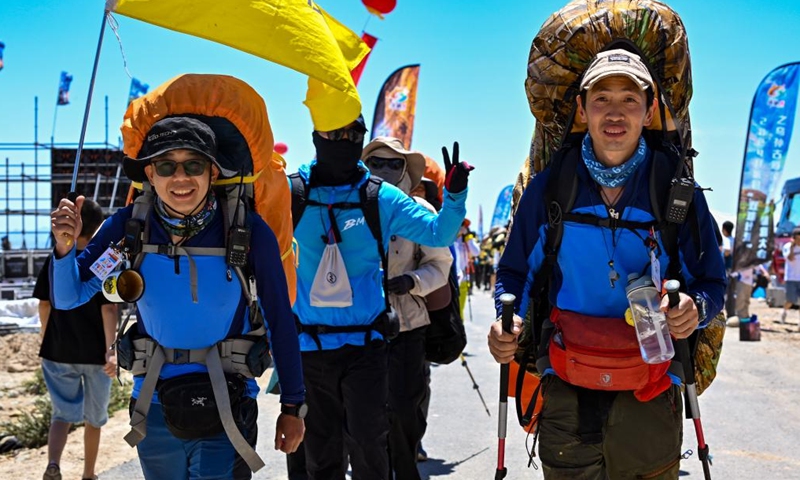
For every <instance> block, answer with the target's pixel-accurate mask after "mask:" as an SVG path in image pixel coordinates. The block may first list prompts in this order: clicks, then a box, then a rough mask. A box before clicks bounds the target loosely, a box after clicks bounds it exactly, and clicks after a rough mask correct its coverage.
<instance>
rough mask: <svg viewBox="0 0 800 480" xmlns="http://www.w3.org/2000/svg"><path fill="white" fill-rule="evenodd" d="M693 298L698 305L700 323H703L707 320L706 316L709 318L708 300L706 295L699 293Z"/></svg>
mask: <svg viewBox="0 0 800 480" xmlns="http://www.w3.org/2000/svg"><path fill="white" fill-rule="evenodd" d="M692 300H694V304H695V305H696V306H697V316H698V319H697V320H698V323H699V324H700V325H703V323H704V322H705V321H706V318H708V302H707V301H706V299H705V297H703V296H702V295H700V294H699V293H695V294H694V295H692Z"/></svg>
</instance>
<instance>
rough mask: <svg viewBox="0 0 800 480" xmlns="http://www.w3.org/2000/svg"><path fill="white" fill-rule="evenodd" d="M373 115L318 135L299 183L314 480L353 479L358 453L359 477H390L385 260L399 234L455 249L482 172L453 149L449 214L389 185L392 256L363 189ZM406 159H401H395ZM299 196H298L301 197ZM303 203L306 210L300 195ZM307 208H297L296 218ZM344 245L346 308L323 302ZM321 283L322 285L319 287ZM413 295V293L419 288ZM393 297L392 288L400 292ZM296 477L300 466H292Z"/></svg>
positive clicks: (385, 221) (382, 201) (300, 302)
mask: <svg viewBox="0 0 800 480" xmlns="http://www.w3.org/2000/svg"><path fill="white" fill-rule="evenodd" d="M366 131H367V129H366V126H365V124H364V119H363V117H361V116H359V117H358V119H356V120H355V121H353V122H352V123H350V124H349V125H346V126H345V127H343V128H340V129H337V130H334V131H326V132H321V131H314V132H313V134H312V138H313V141H314V146H315V147H316V152H317V158H316V160H314V161H312V162H311V164H309V165H304V166H302V167H301V168H300V170H299V172H298V174H296V175H292V176H291V177H292V178H291V179H290V180H291V181H292V184H293V186H294V184H295V182H296V180H298V178H299V179H300V180H302V182H303V185H304V187H305V195H304V198H303V199H302V202H303V203H304V210H303V212H304V213H301V215H302V216H301V217H299V219H298V216H297V215H295V218H294V221H295V224H296V226H295V231H294V233H295V239H296V240H297V243H298V256H297V262H298V268H297V301H296V302H295V304H294V313H295V316H296V319H297V322H298V324H299V325H298V330H299V331H300V332H301V333H300V335H299V337H300V349H301V352H302V357H303V375H304V378H305V382H306V389H307V402H308V406H309V410H308V416H307V418H306V427H307V430H306V436H305V441H304V447H305V455H306V470H307V473H308V476H309V478H312V479H336V480H343V479H344V478H345V472H346V471H347V462H346V461H345V460H344V458H343V452H346V454H347V455H349V460H350V465H351V466H352V471H353V478H364V479H387V478H389V477H388V475H389V472H390V467H389V457H388V453H387V435H388V432H389V421H388V417H387V413H386V404H387V401H388V392H389V385H388V378H389V377H388V362H389V360H388V350H387V346H386V342H385V338H384V335H383V334H382V333H381V332H380V331H378V330H376V328H377V325H378V323H377V322H379V321H382V319H384V318H387V317H388V316H389V315H390V309H389V308H387V303H388V302H387V300H386V299H385V297H384V286H383V273H382V271H381V256H382V254H383V252H385V251H387V250H389V247H390V245H391V243H390V240H391V238H393V236H398V237H403V238H406V239H408V240H410V241H412V242H416V243H419V244H422V245H428V246H432V247H446V246H448V245H450V244H451V243H453V241H454V240H455V237H456V234H457V233H458V228H459V226H460V225H461V221H462V220H463V218H464V214H465V213H466V209H465V206H464V203H465V201H466V196H467V177H468V175H469V171H470V170H472V167H471V166H469V165H468V164H467V163H466V162H459V159H458V144H455V145H454V149H453V157H452V162H451V161H450V154H449V152H448V151H447V149H443V155H444V160H445V166H446V171H447V174H448V175H447V182H446V185H445V186H446V188H447V191H446V192H445V198H444V206H443V208H442V213H441V214H440V215H438V216H437V215H435V214H433V213H431V212H429V211H428V210H427V209H426V208H424V207H422V206H420V205H418V204H417V203H416V202H414V200H413V199H411V198H410V197H409V196H408V195H406V194H405V193H404V192H403V191H402V190H400V189H398V188H397V187H395V186H394V185H391V184H390V182H389V181H386V182H383V183H381V184H379V186H378V190H377V199H376V201H377V207H378V213H379V217H380V234H381V237H382V239H383V242H382V245H381V246H380V247H381V248H382V251H383V252H379V247H378V245H377V243H376V236H375V235H373V233H372V231H371V229H370V228H369V226H368V224H367V218H365V210H364V205H363V203H362V202H361V192H362V190H361V187H362V185H364V186H369V185H373V186H374V185H375V183H374V181H373V180H371V177H370V175H371V174H370V172H369V171H368V170H367V168H366V166H365V165H364V163H363V162H362V161H361V154H362V150H363V142H364V135H365V133H366ZM392 158H396V157H392ZM401 163H403V164H404V162H402V161H401V162H393V161H391V160H390V161H389V162H386V163H385V166H386V169H384V170H382V171H383V172H385V173H384V174H385V175H387V176H390V177H392V178H396V179H397V180H398V181H400V180H401V179H402V177H403V170H404V168H405V167H404V166H403V165H401ZM293 191H294V192H296V191H297V190H296V189H294V187H293ZM293 199H294V200H293V201H294V202H300V201H301V200H299V199H297V198H296V196H295V194H293ZM296 206H297V205H293V212H294V210H295V207H296ZM334 243H335V246H336V247H338V248H337V254H336V255H337V256H338V258H340V259H341V261H342V262H343V264H344V265H345V266H346V272H345V271H344V269H341V270H339V271H340V272H342V273H344V275H345V276H346V277H347V281H348V282H349V288H350V289H352V296H351V297H350V296H348V298H345V299H341V298H339V299H338V302H337V303H336V304H333V303H331V304H329V305H328V306H323V305H325V304H324V303H320V302H318V301H315V299H318V298H320V296H318V295H315V291H316V290H315V289H316V288H318V286H319V284H320V283H324V280H323V281H320V278H323V279H326V280H327V281H328V282H338V281H340V280H341V279H340V278H338V276H333V275H328V276H327V277H325V276H320V275H318V273H319V272H318V267H319V266H320V265H321V262H322V260H323V256H324V255H325V252H326V251H329V249H330V247H331V246H332V244H334ZM315 280H316V281H315ZM412 288H413V287H412ZM390 291H391V287H390ZM290 470H291V468H290Z"/></svg>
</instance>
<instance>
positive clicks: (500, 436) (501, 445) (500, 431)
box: [494, 293, 517, 480]
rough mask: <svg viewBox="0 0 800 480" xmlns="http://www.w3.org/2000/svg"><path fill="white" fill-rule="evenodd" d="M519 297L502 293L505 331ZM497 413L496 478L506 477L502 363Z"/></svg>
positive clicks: (505, 384)
mask: <svg viewBox="0 0 800 480" xmlns="http://www.w3.org/2000/svg"><path fill="white" fill-rule="evenodd" d="M516 300H517V298H516V297H515V296H514V295H512V294H510V293H504V294H502V295H500V302H501V303H502V304H503V312H502V316H501V318H502V323H503V331H504V332H506V333H511V326H512V324H513V321H514V302H515V301H516ZM498 409H499V412H498V414H497V471H496V472H495V474H494V478H495V480H502V479H504V478H506V473H508V472H507V470H506V467H505V460H506V458H505V457H506V420H507V416H508V364H507V363H504V364H502V365H500V404H499V407H498Z"/></svg>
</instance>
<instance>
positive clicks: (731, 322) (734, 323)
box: [725, 316, 740, 327]
mask: <svg viewBox="0 0 800 480" xmlns="http://www.w3.org/2000/svg"><path fill="white" fill-rule="evenodd" d="M725 323H726V325H727V326H729V327H738V326H739V323H740V320H739V317H735V316H734V317H730V318H728V321H727V322H725Z"/></svg>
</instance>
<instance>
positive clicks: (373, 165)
mask: <svg viewBox="0 0 800 480" xmlns="http://www.w3.org/2000/svg"><path fill="white" fill-rule="evenodd" d="M365 163H366V164H367V168H369V169H370V170H372V169H375V170H383V169H384V168H386V169H389V170H398V171H399V170H402V169H403V167H404V166H405V163H406V161H405V160H403V159H402V158H381V157H369V158H368V159H367V161H366V162H365Z"/></svg>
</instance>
